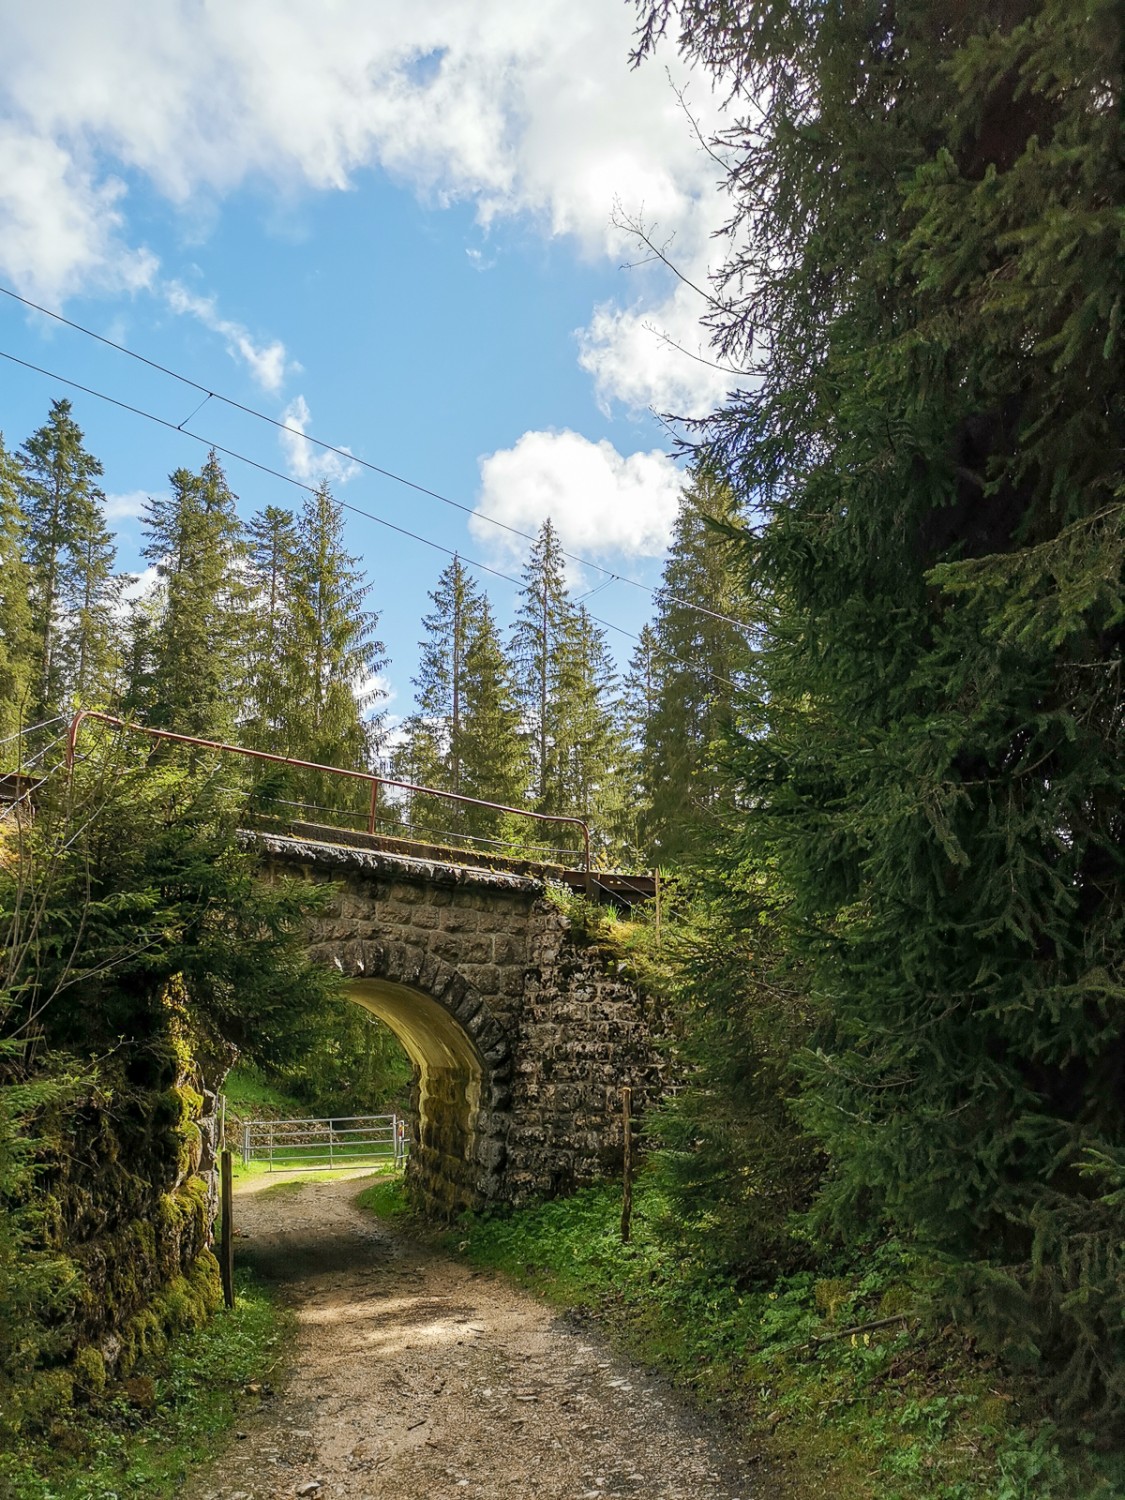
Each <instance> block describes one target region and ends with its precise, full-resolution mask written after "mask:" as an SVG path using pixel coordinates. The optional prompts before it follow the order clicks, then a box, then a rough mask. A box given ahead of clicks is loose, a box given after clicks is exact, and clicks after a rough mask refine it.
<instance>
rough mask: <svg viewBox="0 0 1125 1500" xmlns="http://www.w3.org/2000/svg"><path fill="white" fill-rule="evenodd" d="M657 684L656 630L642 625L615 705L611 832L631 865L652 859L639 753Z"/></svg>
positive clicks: (648, 808)
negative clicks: (616, 757)
mask: <svg viewBox="0 0 1125 1500" xmlns="http://www.w3.org/2000/svg"><path fill="white" fill-rule="evenodd" d="M657 686H658V672H657V639H656V632H655V631H654V630H653V628H652V626H651V625H643V626H642V627H641V633H640V635H639V636H638V637H637V644H636V645H635V646H634V647H633V651H632V654H631V655H630V657H629V666H628V669H627V671H626V672H625V675H624V677H623V679H622V682H621V691H620V694H619V696H618V699H617V705H616V712H617V720H618V735H619V737H620V738H619V743H620V747H621V748H620V769H619V773H618V774H619V783H620V788H621V798H620V806H619V815H618V818H617V821H616V823H615V825H614V827H613V830H612V834H613V843H614V847H615V848H616V849H617V850H619V851H620V857H621V858H622V859H623V860H624V861H626V862H628V863H631V864H638V863H640V862H647V861H649V859H650V858H651V850H650V848H649V844H648V840H647V837H646V836H645V834H643V833H642V830H645V829H647V826H648V822H649V819H650V815H651V807H652V803H651V797H650V794H649V788H648V786H647V784H646V781H645V776H644V769H643V761H642V756H643V752H644V743H645V730H646V729H647V727H648V723H649V720H650V718H651V717H652V715H653V714H654V712H655V711H656V696H657Z"/></svg>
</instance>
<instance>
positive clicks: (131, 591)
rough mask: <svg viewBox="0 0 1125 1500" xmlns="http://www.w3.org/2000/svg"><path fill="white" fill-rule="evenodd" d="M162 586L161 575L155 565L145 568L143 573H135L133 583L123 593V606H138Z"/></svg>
mask: <svg viewBox="0 0 1125 1500" xmlns="http://www.w3.org/2000/svg"><path fill="white" fill-rule="evenodd" d="M159 586H160V573H159V571H158V569H157V567H156V565H155V563H153V564H152V565H151V566H150V567H147V568H145V570H144V571H143V572H142V573H135V574H134V575H133V581H132V583H130V584H127V585H126V587H125V588H124V589H123V590H122V591H121V602H122V604H123V605H129V604H137V603H139V602H140V600H142V599H145V598H147V597H148V596H149V595H150V594H152V593H154V591H155V590H156V589H158V588H159Z"/></svg>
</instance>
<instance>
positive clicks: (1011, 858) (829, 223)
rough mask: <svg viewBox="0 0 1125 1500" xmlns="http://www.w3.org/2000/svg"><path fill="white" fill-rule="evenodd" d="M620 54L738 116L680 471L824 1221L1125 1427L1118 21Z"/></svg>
mask: <svg viewBox="0 0 1125 1500" xmlns="http://www.w3.org/2000/svg"><path fill="white" fill-rule="evenodd" d="M641 16H642V32H641V44H640V51H641V52H642V53H643V52H645V51H646V50H648V49H649V48H650V47H651V46H652V45H654V43H655V40H656V38H657V37H658V36H659V35H660V34H662V33H663V32H664V31H667V30H668V29H670V28H671V27H672V26H673V25H674V24H675V21H676V19H677V17H678V19H679V22H680V41H681V45H682V48H683V50H684V52H685V54H686V55H687V56H688V57H689V58H690V59H691V60H693V61H694V62H696V63H697V64H701V65H702V66H704V67H709V68H711V69H712V70H713V71H714V72H715V73H716V74H717V75H719V76H720V83H721V87H722V88H723V89H724V91H731V90H733V91H734V93H735V94H736V95H738V96H740V97H747V98H749V97H752V98H754V99H755V101H756V103H757V106H758V110H757V112H756V114H755V116H754V118H753V123H752V124H750V123H745V124H738V125H735V126H734V128H733V129H732V131H731V132H730V133H728V135H727V137H726V138H725V140H724V142H723V147H724V150H725V151H726V152H727V153H728V154H729V156H728V159H729V160H730V163H731V173H730V179H729V182H728V186H729V189H730V193H731V200H732V214H731V218H730V221H729V234H730V241H729V259H728V263H727V266H726V269H725V272H724V273H723V274H721V275H720V276H719V278H718V279H717V283H716V289H715V302H714V304H713V307H714V309H715V310H714V313H713V316H712V326H713V329H714V332H715V348H716V352H717V354H718V355H719V356H720V357H721V358H723V359H725V360H726V361H729V362H733V363H734V364H736V365H738V364H741V365H742V366H743V367H744V368H747V369H749V368H751V367H754V368H760V370H761V379H760V380H755V381H747V382H746V383H745V387H744V389H743V390H742V391H741V392H737V393H735V394H734V395H733V396H732V398H731V400H730V401H729V402H728V403H727V404H726V405H725V406H724V408H723V409H722V410H721V411H720V412H719V413H717V414H716V416H715V417H714V419H713V420H712V422H711V423H710V424H709V431H708V433H707V442H706V445H705V446H706V449H707V454H708V457H709V458H710V460H711V462H713V463H714V464H715V465H716V467H717V469H718V470H719V471H720V472H725V473H726V474H728V475H730V476H731V478H732V481H733V482H734V483H735V484H736V485H737V486H738V487H739V489H740V492H741V493H742V494H743V495H745V497H746V498H747V500H750V499H753V501H754V503H755V504H756V506H757V507H758V510H759V517H758V525H757V526H756V528H755V534H754V536H753V537H752V538H750V537H748V538H747V541H746V545H745V549H744V559H745V563H746V568H747V575H748V582H749V587H750V590H751V593H752V599H753V604H754V609H755V614H756V619H757V620H758V621H759V622H760V628H761V632H762V635H761V651H760V655H759V658H758V660H757V661H756V663H755V667H754V674H755V697H756V700H757V703H758V705H759V707H758V709H757V711H756V712H755V714H754V716H753V717H750V716H749V709H747V715H748V722H747V726H746V728H747V733H746V736H745V739H744V740H743V742H742V744H741V746H740V748H739V750H738V769H739V774H740V782H741V786H742V796H743V800H744V802H745V804H746V805H748V806H750V807H752V809H753V810H752V812H751V813H750V814H749V815H748V816H747V817H746V819H745V823H744V826H743V827H742V828H741V829H740V830H739V831H738V842H739V843H740V845H741V858H742V860H743V861H744V863H745V865H747V866H751V867H752V866H753V864H754V863H755V862H756V863H757V865H758V867H759V869H764V868H766V867H767V865H768V867H769V868H770V869H771V870H772V871H773V872H774V877H775V879H776V882H777V893H776V895H775V898H774V902H773V905H774V910H775V911H776V912H777V913H778V914H779V916H780V918H781V921H782V924H783V938H784V942H785V945H786V947H787V949H788V950H789V953H790V956H791V960H792V959H795V960H797V961H798V962H799V964H800V965H801V966H802V968H803V971H804V973H805V976H806V978H805V982H806V984H807V987H808V992H809V993H810V994H811V995H813V996H815V997H817V1002H818V1007H819V1016H818V1025H817V1030H816V1033H815V1037H814V1042H815V1047H814V1048H810V1051H809V1054H808V1068H807V1073H806V1077H805V1085H804V1093H803V1099H802V1102H801V1110H802V1114H803V1117H804V1118H805V1120H806V1121H807V1122H808V1124H809V1126H810V1128H811V1129H812V1130H813V1131H814V1133H815V1135H816V1136H817V1137H818V1138H819V1140H820V1141H821V1142H822V1143H823V1145H824V1147H825V1150H826V1152H827V1155H828V1158H829V1161H830V1163H831V1170H830V1172H829V1176H828V1180H827V1184H826V1187H825V1190H824V1193H823V1195H822V1199H821V1205H822V1212H823V1213H824V1215H825V1216H826V1217H827V1218H828V1220H829V1222H831V1223H832V1224H834V1225H835V1226H836V1227H837V1228H838V1229H840V1230H842V1231H843V1232H846V1233H848V1232H855V1231H856V1229H857V1227H862V1231H863V1232H867V1233H869V1232H870V1226H871V1225H872V1223H873V1222H875V1223H877V1222H889V1223H890V1224H891V1225H893V1226H894V1227H895V1228H896V1229H898V1230H899V1231H900V1232H903V1233H905V1234H907V1235H909V1236H910V1237H911V1238H912V1239H914V1240H915V1241H917V1242H920V1243H921V1244H922V1245H924V1246H926V1247H928V1248H932V1249H937V1250H939V1251H940V1252H942V1254H943V1256H944V1257H945V1263H946V1264H950V1263H955V1262H960V1263H961V1265H962V1266H963V1268H964V1269H963V1272H962V1278H961V1279H962V1282H963V1283H965V1284H967V1289H968V1290H969V1291H970V1292H971V1297H970V1298H969V1299H968V1300H967V1303H966V1304H965V1305H966V1307H967V1308H968V1309H969V1310H970V1311H971V1315H972V1317H973V1318H974V1320H975V1321H976V1323H977V1325H978V1326H983V1327H985V1328H987V1329H988V1330H989V1332H990V1333H991V1334H992V1335H993V1336H994V1337H996V1338H997V1339H998V1340H999V1341H1000V1342H1001V1343H1003V1344H1006V1346H1007V1347H1008V1348H1017V1349H1020V1350H1021V1351H1022V1352H1023V1353H1024V1354H1025V1355H1026V1356H1029V1357H1036V1356H1038V1357H1046V1358H1048V1359H1049V1360H1050V1361H1051V1363H1052V1364H1053V1366H1054V1368H1055V1370H1056V1372H1057V1376H1058V1382H1057V1388H1058V1390H1059V1392H1060V1394H1061V1395H1062V1397H1063V1398H1064V1399H1065V1400H1066V1401H1068V1402H1070V1403H1071V1404H1072V1405H1073V1407H1075V1408H1077V1409H1079V1410H1083V1411H1085V1412H1086V1413H1093V1412H1094V1411H1096V1410H1097V1411H1100V1412H1101V1413H1102V1414H1103V1419H1104V1413H1105V1412H1106V1411H1107V1410H1113V1411H1115V1412H1116V1414H1117V1417H1118V1419H1120V1414H1121V1412H1122V1410H1123V1409H1125V1342H1123V1336H1122V1330H1123V1328H1125V1295H1123V1291H1122V1288H1123V1287H1125V1251H1123V1249H1122V1236H1121V1202H1122V1191H1123V1188H1125V1096H1123V1092H1122V1087H1121V1079H1122V1069H1121V1059H1122V1056H1123V1053H1125V1046H1123V1044H1125V1034H1123V1032H1125V1026H1123V1018H1125V1003H1123V1002H1125V986H1123V982H1122V972H1121V962H1120V959H1121V954H1122V952H1123V951H1125V816H1123V808H1125V795H1123V794H1125V770H1123V768H1125V742H1123V731H1125V718H1123V715H1122V712H1121V702H1122V694H1121V658H1122V648H1123V646H1125V607H1123V602H1122V583H1121V580H1122V565H1123V559H1125V543H1123V538H1125V519H1123V504H1122V496H1123V482H1122V467H1121V453H1122V436H1123V434H1125V384H1123V382H1122V380H1121V353H1120V313H1121V267H1120V244H1119V235H1118V227H1119V218H1120V205H1121V202H1122V199H1123V190H1122V166H1121V162H1122V155H1121V139H1122V137H1121V130H1122V125H1121V120H1122V114H1121V106H1122V92H1123V90H1122V56H1123V50H1122V35H1121V19H1120V7H1119V6H1118V5H1116V4H1115V3H1111V0H1090V3H1088V4H1082V5H1075V4H1072V3H1068V0H1018V3H1014V4H1007V5H980V6H976V5H973V6H969V5H950V4H948V3H946V0H903V3H900V4H897V5H895V6H893V7H891V6H888V7H883V8H881V9H880V10H879V11H878V14H877V15H875V13H874V12H873V13H872V14H871V15H870V16H868V15H866V14H864V13H863V11H862V8H855V7H848V6H836V7H824V6H820V7H811V6H807V5H804V4H801V3H798V0H792V3H779V4H775V5H770V6H763V7H757V8H755V14H754V17H753V21H752V23H751V22H750V21H749V20H748V19H747V20H746V24H745V26H744V28H736V26H735V25H734V24H733V22H734V18H735V17H737V16H738V8H737V7H735V8H734V11H733V12H732V11H731V10H730V9H729V8H727V7H716V6H710V5H704V4H702V3H696V0H683V3H682V4H679V5H677V4H674V3H671V0H669V3H665V0H658V3H649V0H644V3H643V5H642V6H641ZM764 352H766V353H768V359H766V360H764V361H763V359H762V355H763V353H764Z"/></svg>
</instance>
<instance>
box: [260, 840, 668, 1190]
mask: <svg viewBox="0 0 1125 1500" xmlns="http://www.w3.org/2000/svg"><path fill="white" fill-rule="evenodd" d="M247 839H248V841H250V842H252V844H253V845H254V846H256V847H257V848H258V850H259V852H260V854H261V856H262V870H263V873H264V875H265V876H266V878H273V877H276V876H279V875H289V876H291V875H294V874H301V875H303V876H304V878H306V879H309V880H313V881H317V882H331V883H332V884H333V885H334V886H335V887H336V889H335V891H334V894H333V897H332V900H331V903H330V905H329V906H328V907H327V909H326V910H325V911H324V912H322V913H321V914H319V915H318V916H316V917H315V918H314V919H313V922H312V925H311V930H310V933H309V946H310V951H311V953H312V955H313V956H314V957H316V958H318V959H320V960H321V961H323V962H326V963H331V964H334V965H335V966H336V967H337V968H338V969H340V971H341V972H342V973H343V975H344V977H345V980H346V982H347V983H346V988H347V992H348V994H349V996H350V998H351V999H352V1000H354V1001H355V1002H356V1003H358V1004H360V1005H363V1006H365V1007H366V1008H367V1009H368V1010H370V1011H371V1012H372V1013H373V1014H374V1015H376V1016H378V1017H379V1019H380V1020H382V1021H384V1022H385V1023H386V1024H387V1025H388V1026H389V1027H390V1029H391V1030H392V1031H393V1032H394V1033H395V1035H396V1036H397V1037H398V1039H399V1041H400V1042H401V1043H402V1045H403V1047H404V1050H405V1051H406V1052H407V1054H408V1056H409V1057H410V1059H411V1061H412V1062H413V1064H414V1068H415V1090H416V1104H417V1112H418V1126H417V1135H418V1140H417V1144H416V1149H415V1152H414V1154H413V1156H412V1158H411V1161H410V1164H409V1168H408V1170H409V1174H410V1180H411V1185H412V1188H413V1190H414V1192H415V1193H416V1194H417V1195H418V1196H419V1197H420V1199H421V1200H422V1203H423V1205H424V1206H425V1207H426V1208H427V1209H428V1210H429V1211H431V1212H433V1213H436V1214H438V1215H441V1216H449V1215H452V1214H454V1213H456V1212H457V1211H459V1210H460V1209H463V1208H480V1207H482V1206H484V1205H486V1204H488V1203H495V1202H520V1201H522V1200H524V1199H526V1198H528V1197H531V1196H533V1195H536V1194H542V1193H553V1192H559V1191H568V1190H570V1189H571V1188H572V1187H575V1186H577V1185H579V1184H580V1183H582V1182H585V1181H590V1180H593V1179H595V1178H597V1177H599V1176H603V1175H605V1174H606V1173H612V1172H614V1171H615V1170H617V1168H618V1167H619V1165H620V1158H621V1127H620V1114H619V1110H620V1097H621V1085H622V1084H623V1083H625V1082H628V1083H630V1084H631V1086H632V1088H633V1100H634V1107H635V1109H636V1110H637V1112H638V1113H643V1112H644V1109H645V1107H646V1105H647V1104H649V1103H651V1102H653V1101H654V1100H655V1098H657V1097H658V1096H659V1094H660V1092H661V1091H662V1075H663V1062H662V1060H661V1058H660V1056H659V1055H658V1053H657V1049H656V1047H655V1044H654V1038H653V1031H654V1026H653V1015H652V1007H651V1004H650V1002H648V1001H647V1000H646V999H645V997H644V996H643V995H641V994H640V993H639V992H638V990H637V989H636V987H635V985H634V984H633V983H632V982H631V981H630V980H629V979H628V978H626V977H624V976H623V975H622V974H621V973H620V972H619V965H617V964H616V963H615V962H614V961H612V959H611V958H609V956H607V955H606V954H605V953H604V952H602V951H601V950H599V949H597V948H596V946H592V945H590V944H587V943H584V942H582V941H581V940H580V939H578V938H576V936H575V935H574V934H573V933H572V932H571V930H570V924H569V922H568V920H567V918H566V917H565V916H564V915H563V914H562V913H561V912H560V911H559V910H558V908H557V907H556V906H555V905H554V904H553V903H552V902H550V901H548V900H546V899H545V896H544V888H543V886H542V884H541V882H539V881H538V880H535V879H532V878H530V877H528V876H526V875H518V874H514V873H511V872H509V871H492V870H475V869H470V868H466V867H464V866H454V865H446V864H441V863H437V862H434V861H430V860H424V859H415V858H410V857H407V856H404V855H400V854H390V853H386V852H383V851H379V850H376V849H362V848H355V847H347V846H339V845H328V844H320V843H313V842H310V841H307V840H303V839H291V838H282V837H280V836H277V835H267V834H253V835H247Z"/></svg>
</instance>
